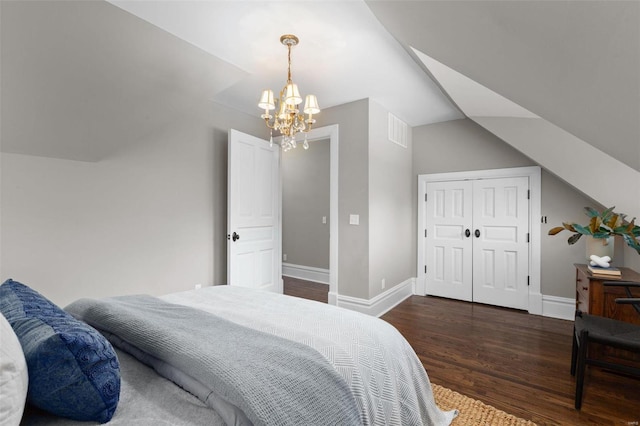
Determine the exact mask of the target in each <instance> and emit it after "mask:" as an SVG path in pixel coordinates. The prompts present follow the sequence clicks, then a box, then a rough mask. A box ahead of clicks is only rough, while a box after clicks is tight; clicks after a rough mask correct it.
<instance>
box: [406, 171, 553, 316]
mask: <svg viewBox="0 0 640 426" xmlns="http://www.w3.org/2000/svg"><path fill="white" fill-rule="evenodd" d="M509 177H528V178H529V190H530V199H529V232H530V236H531V239H530V250H529V308H528V311H529V313H530V314H535V315H542V293H541V291H540V247H541V241H540V239H541V234H540V229H541V228H540V222H539V221H538V220H537V218H539V217H541V189H542V188H541V170H540V167H539V166H530V167H513V168H506V169H491V170H475V171H464V172H450V173H433V174H425V175H418V198H417V200H418V228H417V242H418V247H417V255H418V257H417V262H416V266H417V269H416V276H417V278H416V294H418V295H420V296H425V295H426V294H427V288H426V274H425V273H424V255H425V253H424V251H425V247H424V229H426V223H425V207H424V201H423V200H424V195H425V194H426V192H427V182H443V181H452V180H471V179H473V180H476V179H491V178H509Z"/></svg>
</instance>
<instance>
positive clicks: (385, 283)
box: [381, 278, 387, 290]
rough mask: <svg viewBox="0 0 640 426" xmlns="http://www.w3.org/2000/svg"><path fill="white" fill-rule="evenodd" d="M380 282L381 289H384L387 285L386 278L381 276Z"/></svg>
mask: <svg viewBox="0 0 640 426" xmlns="http://www.w3.org/2000/svg"><path fill="white" fill-rule="evenodd" d="M381 284H382V289H383V290H384V288H385V287H386V286H387V279H386V278H383V279H382V283H381Z"/></svg>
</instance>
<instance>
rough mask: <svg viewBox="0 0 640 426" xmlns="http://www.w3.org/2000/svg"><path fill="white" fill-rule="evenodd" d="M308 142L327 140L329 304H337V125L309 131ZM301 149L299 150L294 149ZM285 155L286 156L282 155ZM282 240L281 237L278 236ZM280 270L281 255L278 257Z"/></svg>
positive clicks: (280, 204)
mask: <svg viewBox="0 0 640 426" xmlns="http://www.w3.org/2000/svg"><path fill="white" fill-rule="evenodd" d="M307 139H308V140H310V141H314V140H320V139H329V204H330V205H329V301H328V302H329V304H330V305H337V303H338V259H339V257H338V247H339V244H338V241H339V239H338V229H339V226H338V225H339V223H338V212H339V210H338V199H339V190H338V170H339V167H338V159H339V149H340V144H339V127H338V125H337V124H332V125H330V126H323V127H318V128H315V129H311V130H310V131H309V132H308V133H307ZM296 149H301V148H296ZM284 155H286V154H284ZM278 204H279V206H280V207H279V208H280V214H279V216H280V233H281V234H282V226H283V225H282V162H280V200H279V203H278ZM280 239H281V240H282V235H281V236H280ZM280 269H281V270H282V255H281V256H280Z"/></svg>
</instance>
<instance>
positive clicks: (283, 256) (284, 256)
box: [282, 253, 287, 262]
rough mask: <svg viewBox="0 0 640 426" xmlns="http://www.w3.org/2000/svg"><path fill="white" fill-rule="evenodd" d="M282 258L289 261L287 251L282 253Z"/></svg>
mask: <svg viewBox="0 0 640 426" xmlns="http://www.w3.org/2000/svg"><path fill="white" fill-rule="evenodd" d="M282 260H284V261H285V262H286V261H287V254H286V253H285V254H283V255H282Z"/></svg>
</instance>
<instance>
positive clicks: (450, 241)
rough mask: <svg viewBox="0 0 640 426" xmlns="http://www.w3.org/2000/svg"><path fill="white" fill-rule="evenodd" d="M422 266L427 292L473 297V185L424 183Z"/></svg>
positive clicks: (453, 296)
mask: <svg viewBox="0 0 640 426" xmlns="http://www.w3.org/2000/svg"><path fill="white" fill-rule="evenodd" d="M426 188H427V193H426V194H427V198H426V200H425V221H426V224H427V227H426V230H425V237H426V240H425V241H426V247H425V257H426V258H425V265H426V270H425V273H426V281H425V282H426V289H427V294H430V295H433V296H441V297H448V298H454V299H460V300H467V301H471V300H473V291H472V284H473V277H472V273H473V265H472V244H473V239H472V238H471V237H470V235H471V234H470V233H471V226H472V215H473V206H472V202H473V196H472V192H473V185H472V183H471V182H470V181H453V182H431V183H427V186H426Z"/></svg>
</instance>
